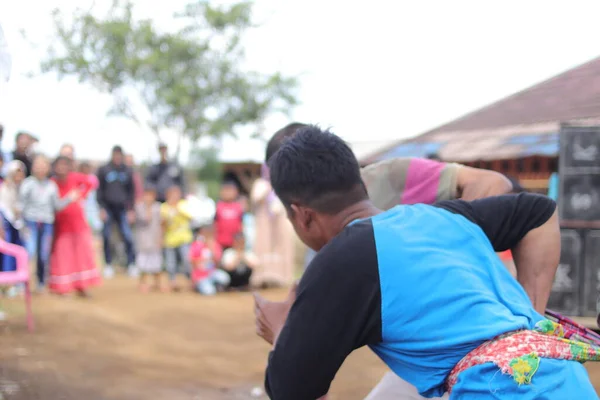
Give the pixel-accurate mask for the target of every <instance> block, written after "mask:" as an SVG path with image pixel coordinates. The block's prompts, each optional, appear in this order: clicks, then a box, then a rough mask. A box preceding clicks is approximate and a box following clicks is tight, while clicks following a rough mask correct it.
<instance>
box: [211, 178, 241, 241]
mask: <svg viewBox="0 0 600 400" xmlns="http://www.w3.org/2000/svg"><path fill="white" fill-rule="evenodd" d="M239 196H240V192H239V189H238V187H237V185H236V184H235V183H234V182H224V183H223V184H222V185H221V193H220V196H219V197H220V200H219V201H218V202H217V209H216V212H215V232H216V239H217V242H218V243H219V244H220V245H221V247H222V248H223V250H226V249H228V248H231V247H232V246H233V242H234V238H235V235H237V234H238V233H240V232H242V221H243V218H244V206H243V204H242V202H241V201H240V199H239Z"/></svg>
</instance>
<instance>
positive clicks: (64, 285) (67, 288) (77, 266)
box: [48, 157, 100, 297]
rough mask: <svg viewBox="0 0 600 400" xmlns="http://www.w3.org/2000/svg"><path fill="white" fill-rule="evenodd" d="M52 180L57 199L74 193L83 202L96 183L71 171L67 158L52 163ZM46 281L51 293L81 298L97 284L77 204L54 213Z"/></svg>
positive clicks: (91, 248) (88, 236)
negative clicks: (70, 294) (52, 235)
mask: <svg viewBox="0 0 600 400" xmlns="http://www.w3.org/2000/svg"><path fill="white" fill-rule="evenodd" d="M52 180H53V181H54V182H56V185H57V186H58V194H59V197H60V198H63V197H65V196H67V195H69V193H71V192H73V191H78V192H79V198H82V199H85V197H86V196H87V194H88V193H89V192H90V191H91V190H93V189H95V187H94V185H95V183H96V182H95V181H94V180H92V179H90V176H89V175H84V174H80V173H78V172H73V171H71V160H69V159H68V158H67V157H58V158H57V159H56V161H55V162H54V176H53V178H52ZM48 281H49V285H48V288H49V289H50V291H51V292H53V293H56V294H59V295H66V294H69V293H72V292H77V294H78V295H79V296H81V297H87V296H88V292H87V289H88V288H89V287H91V286H95V285H98V284H100V274H99V272H98V269H97V268H96V254H95V252H94V246H93V238H92V232H91V231H90V227H89V226H88V224H87V222H86V220H85V214H84V212H83V208H82V206H81V202H79V201H74V202H72V203H71V204H69V205H68V206H67V207H65V208H64V209H63V210H62V211H59V212H58V213H57V214H56V219H55V221H54V241H53V243H52V252H51V255H50V279H49V280H48Z"/></svg>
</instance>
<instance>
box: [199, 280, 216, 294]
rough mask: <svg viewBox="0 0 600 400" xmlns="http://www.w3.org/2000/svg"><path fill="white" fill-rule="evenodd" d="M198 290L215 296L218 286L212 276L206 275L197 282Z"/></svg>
mask: <svg viewBox="0 0 600 400" xmlns="http://www.w3.org/2000/svg"><path fill="white" fill-rule="evenodd" d="M196 290H197V291H198V293H200V294H201V295H204V296H214V295H215V294H216V293H217V288H216V287H215V283H214V282H213V279H212V277H210V276H209V277H206V278H204V279H201V280H199V281H198V282H197V283H196Z"/></svg>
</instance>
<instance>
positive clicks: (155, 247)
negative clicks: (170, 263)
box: [135, 186, 164, 293]
mask: <svg viewBox="0 0 600 400" xmlns="http://www.w3.org/2000/svg"><path fill="white" fill-rule="evenodd" d="M160 207H161V204H160V203H159V202H157V201H156V190H155V189H154V188H153V187H151V186H148V187H146V188H145V189H144V194H143V195H142V200H141V201H140V202H138V203H136V205H135V214H136V218H135V222H136V230H135V248H136V250H137V254H136V258H135V263H136V266H137V268H138V269H139V271H140V291H141V292H142V293H146V292H147V291H148V290H149V289H150V286H148V282H147V279H148V276H149V275H152V276H153V277H154V286H153V287H152V289H153V290H161V289H163V288H162V287H161V283H160V275H161V270H162V264H163V254H162V252H163V239H164V235H163V231H162V220H161V213H160Z"/></svg>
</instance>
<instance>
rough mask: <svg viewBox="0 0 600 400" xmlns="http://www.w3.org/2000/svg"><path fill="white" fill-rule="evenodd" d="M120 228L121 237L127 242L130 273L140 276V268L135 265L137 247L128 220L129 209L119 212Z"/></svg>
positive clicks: (118, 222)
mask: <svg viewBox="0 0 600 400" xmlns="http://www.w3.org/2000/svg"><path fill="white" fill-rule="evenodd" d="M118 218H119V219H118V221H117V224H118V228H119V233H120V234H121V238H123V242H124V243H125V251H126V252H127V269H128V271H129V275H130V276H132V277H137V276H138V270H137V268H136V267H135V249H134V248H133V233H132V232H131V227H130V226H129V221H127V211H126V210H120V211H119V213H118Z"/></svg>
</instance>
